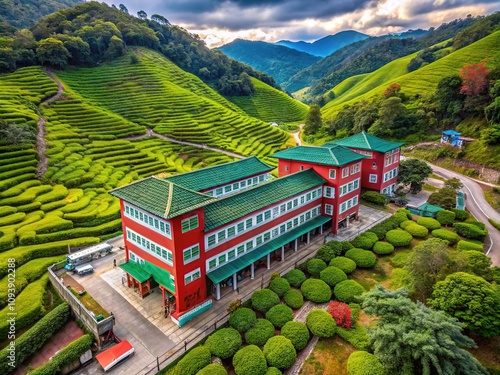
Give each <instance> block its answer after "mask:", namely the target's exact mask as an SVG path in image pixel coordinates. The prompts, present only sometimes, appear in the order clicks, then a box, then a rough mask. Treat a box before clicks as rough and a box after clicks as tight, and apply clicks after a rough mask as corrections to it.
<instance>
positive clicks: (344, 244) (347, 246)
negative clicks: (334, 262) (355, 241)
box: [340, 241, 354, 254]
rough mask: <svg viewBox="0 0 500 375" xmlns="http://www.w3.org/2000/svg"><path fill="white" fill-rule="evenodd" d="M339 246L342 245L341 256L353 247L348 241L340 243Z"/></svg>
mask: <svg viewBox="0 0 500 375" xmlns="http://www.w3.org/2000/svg"><path fill="white" fill-rule="evenodd" d="M340 244H341V245H342V254H345V252H346V251H347V250H350V249H352V248H353V247H354V246H352V243H350V242H349V241H342V242H340Z"/></svg>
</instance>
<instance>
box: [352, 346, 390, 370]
mask: <svg viewBox="0 0 500 375" xmlns="http://www.w3.org/2000/svg"><path fill="white" fill-rule="evenodd" d="M347 373H348V374H349V375H385V374H386V371H385V368H384V366H383V365H382V363H381V362H380V360H379V359H378V358H377V357H376V356H375V355H373V354H371V353H368V352H365V351H359V352H353V353H351V355H350V356H349V359H348V360H347Z"/></svg>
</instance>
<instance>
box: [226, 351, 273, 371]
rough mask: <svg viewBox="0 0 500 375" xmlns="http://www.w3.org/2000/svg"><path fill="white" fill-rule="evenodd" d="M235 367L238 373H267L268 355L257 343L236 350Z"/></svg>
mask: <svg viewBox="0 0 500 375" xmlns="http://www.w3.org/2000/svg"><path fill="white" fill-rule="evenodd" d="M233 367H234V372H235V373H236V375H265V374H266V371H267V364H266V357H265V356H264V353H262V350H260V349H259V348H258V347H257V346H256V345H248V346H245V347H244V348H241V349H240V350H238V351H237V352H236V354H235V355H234V357H233Z"/></svg>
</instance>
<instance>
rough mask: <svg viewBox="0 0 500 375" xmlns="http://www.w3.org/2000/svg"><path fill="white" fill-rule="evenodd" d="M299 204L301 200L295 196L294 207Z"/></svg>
mask: <svg viewBox="0 0 500 375" xmlns="http://www.w3.org/2000/svg"><path fill="white" fill-rule="evenodd" d="M298 205H299V200H298V199H297V198H295V199H294V200H293V207H294V208H295V207H297V206H298Z"/></svg>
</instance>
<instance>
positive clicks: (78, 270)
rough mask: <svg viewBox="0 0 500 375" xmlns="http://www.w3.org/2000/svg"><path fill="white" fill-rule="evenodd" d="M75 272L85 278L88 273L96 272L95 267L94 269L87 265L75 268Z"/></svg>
mask: <svg viewBox="0 0 500 375" xmlns="http://www.w3.org/2000/svg"><path fill="white" fill-rule="evenodd" d="M75 272H76V273H77V274H78V275H79V276H83V275H85V274H87V273H92V272H94V267H92V266H91V265H90V264H85V265H83V266H80V267H76V268H75Z"/></svg>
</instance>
